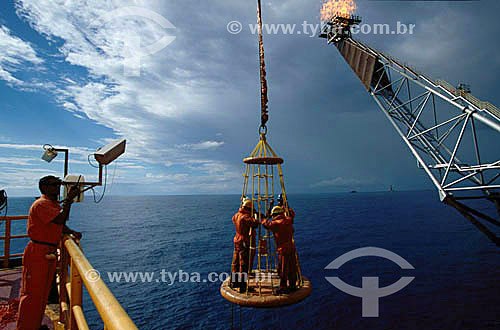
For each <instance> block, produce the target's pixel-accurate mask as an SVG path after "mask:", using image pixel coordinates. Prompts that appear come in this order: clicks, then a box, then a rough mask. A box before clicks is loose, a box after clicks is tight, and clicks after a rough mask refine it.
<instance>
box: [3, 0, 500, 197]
mask: <svg viewBox="0 0 500 330" xmlns="http://www.w3.org/2000/svg"><path fill="white" fill-rule="evenodd" d="M357 4H358V7H359V8H358V14H360V15H361V16H363V18H364V21H365V22H366V23H371V24H373V23H389V24H391V26H395V24H396V22H398V21H400V22H402V23H405V24H415V26H416V27H415V31H414V34H412V35H396V36H394V35H362V36H361V35H360V37H359V39H361V40H363V41H365V42H367V43H368V44H370V45H373V46H375V47H376V48H377V49H380V50H383V51H384V52H386V53H388V54H390V55H392V56H394V57H396V58H400V59H402V60H403V61H405V62H408V63H411V64H412V65H413V66H415V67H417V68H419V69H420V70H421V71H423V72H426V73H427V74H429V75H430V76H431V77H433V78H443V79H446V80H448V81H450V82H452V83H457V82H463V81H465V82H468V83H470V84H471V85H472V90H473V93H474V95H476V96H477V97H479V98H481V99H484V100H488V101H490V102H492V103H493V104H497V105H499V104H500V93H498V89H497V88H496V87H495V86H498V72H499V71H500V60H499V57H498V55H497V54H498V50H499V49H498V48H499V46H498V43H497V42H496V40H497V39H498V36H497V33H498V31H500V23H499V22H498V21H497V19H496V13H498V12H499V10H500V4H499V2H498V1H494V0H489V1H488V0H483V1H478V2H409V1H397V2H395V1H389V2H387V1H361V0H360V1H357ZM320 5H321V1H319V0H318V1H317V0H307V1H306V0H288V1H287V0H283V1H267V0H263V7H264V13H263V18H264V22H265V23H268V24H296V25H301V24H302V23H303V22H304V21H307V22H308V23H310V24H317V23H319V9H320ZM131 6H134V7H139V8H143V9H144V10H146V11H147V12H149V13H151V12H153V13H155V14H158V15H161V17H164V18H165V19H167V20H168V21H169V22H171V23H172V25H173V26H175V28H165V27H164V26H162V25H161V24H160V23H158V22H157V21H154V19H152V18H151V17H150V18H145V17H139V16H137V15H136V16H131V15H128V16H126V17H118V18H111V19H109V17H108V16H109V13H116V12H117V11H116V10H120V9H123V8H126V7H131ZM255 6H256V5H255V3H254V1H234V0H231V1H229V0H226V1H222V0H220V1H191V0H186V1H159V0H158V1H139V0H138V1H103V0H87V1H54V0H16V1H13V0H4V1H2V2H1V3H0V99H1V103H0V109H1V114H2V118H1V120H0V189H6V190H7V193H8V194H9V196H31V195H36V194H37V188H36V187H37V181H38V179H39V178H40V177H41V176H43V175H47V174H54V175H58V176H61V175H62V166H63V163H62V159H63V157H59V158H57V159H56V160H55V161H53V162H52V163H50V164H47V163H45V162H43V161H42V160H41V159H40V156H41V154H42V145H43V144H45V143H49V144H51V145H54V146H59V147H68V148H70V160H71V162H70V172H71V173H78V174H83V175H85V177H86V178H87V179H95V176H96V174H97V173H96V171H95V169H94V168H92V167H90V166H89V165H88V163H87V155H88V154H91V153H93V151H95V150H96V149H97V148H98V147H100V146H102V145H104V144H107V143H108V142H109V141H110V140H113V139H117V138H126V139H127V140H128V145H127V152H126V154H125V155H123V156H122V157H121V158H120V159H119V161H117V162H116V163H113V164H111V165H110V166H109V167H108V182H112V185H111V188H109V187H108V189H110V192H109V190H108V192H109V193H111V194H132V195H133V194H200V193H203V194H210V193H218V194H220V193H238V192H240V190H241V188H240V187H241V184H242V172H243V170H244V167H243V163H242V162H241V159H242V158H244V157H246V156H247V155H248V154H249V153H250V152H251V150H252V149H253V147H254V146H255V144H256V143H257V139H258V135H257V128H258V125H259V81H258V71H257V70H258V62H257V61H258V58H257V37H256V36H255V35H253V34H252V33H251V32H250V28H249V24H253V23H255V21H256V14H255V10H256V9H255ZM107 15H108V16H107ZM235 20H236V21H239V22H241V23H242V25H243V31H242V32H241V33H240V34H237V35H233V34H230V33H229V32H228V31H227V24H228V23H229V22H231V21H235ZM165 36H170V37H172V38H173V37H175V40H173V41H172V42H171V43H170V44H168V45H166V46H165V47H164V48H162V49H160V50H158V51H156V52H155V53H154V54H151V55H144V56H142V57H140V60H139V64H137V62H136V63H135V64H130V63H129V62H126V63H124V57H126V56H124V54H125V53H124V52H125V50H124V49H125V47H126V46H127V45H135V46H137V45H138V44H137V42H138V41H137V40H140V41H139V42H140V48H144V47H147V46H150V45H154V44H155V43H156V42H157V41H158V40H162V38H164V37H165ZM264 42H265V49H266V62H267V68H268V78H269V98H270V103H269V105H270V108H269V109H270V121H269V125H268V126H269V134H268V139H269V142H270V143H271V145H272V146H273V147H274V149H275V150H276V151H277V152H278V154H279V155H280V156H281V157H283V158H284V159H285V165H284V171H285V180H286V184H287V187H288V190H289V192H297V193H298V192H305V193H316V192H335V191H349V190H353V189H356V190H360V191H374V190H386V189H388V187H389V185H394V186H395V187H396V189H400V190H409V189H427V188H432V186H431V185H430V182H429V180H428V179H427V177H426V176H425V175H424V173H422V172H421V171H420V170H419V169H417V168H416V166H415V161H414V160H413V158H412V157H411V156H410V153H409V152H408V151H407V149H406V147H405V146H404V144H403V142H402V141H401V140H400V139H399V137H398V136H397V135H396V133H395V131H394V130H393V129H392V127H391V126H389V123H388V122H387V120H386V118H385V117H384V115H383V114H382V113H381V112H380V110H378V108H377V107H376V105H375V103H373V101H372V100H371V99H370V96H369V95H368V94H367V93H366V92H365V91H364V89H363V87H362V85H361V84H360V83H359V81H358V80H357V78H356V77H355V76H354V74H353V73H352V72H351V70H350V68H349V67H348V66H347V64H346V63H345V62H344V61H343V59H342V58H341V56H340V55H339V54H338V52H337V51H336V49H335V48H334V47H332V46H328V45H327V44H326V42H325V41H324V40H323V39H318V38H316V37H311V36H310V35H304V34H301V35H299V34H293V35H291V34H283V33H278V34H266V35H265V36H264ZM129 65H131V66H132V67H133V68H136V69H137V68H139V69H138V70H139V71H138V74H132V75H131V74H130V72H126V71H125V70H124V68H125V67H129ZM137 65H139V66H137ZM490 144H491V145H497V144H496V143H495V142H494V141H491V142H490Z"/></svg>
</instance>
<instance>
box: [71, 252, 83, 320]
mask: <svg viewBox="0 0 500 330" xmlns="http://www.w3.org/2000/svg"><path fill="white" fill-rule="evenodd" d="M69 294H70V297H71V298H70V308H69V310H70V319H71V322H70V324H71V327H70V329H78V326H77V324H76V319H75V315H74V312H73V307H74V306H80V307H81V306H82V278H81V277H80V274H79V273H78V269H77V268H76V265H75V262H74V259H73V258H71V292H70V293H69Z"/></svg>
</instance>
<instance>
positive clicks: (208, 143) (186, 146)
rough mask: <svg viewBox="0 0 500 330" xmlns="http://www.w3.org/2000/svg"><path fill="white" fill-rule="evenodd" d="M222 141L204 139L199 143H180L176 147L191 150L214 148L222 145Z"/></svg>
mask: <svg viewBox="0 0 500 330" xmlns="http://www.w3.org/2000/svg"><path fill="white" fill-rule="evenodd" d="M223 144H224V142H217V141H204V142H200V143H194V144H181V145H178V146H176V147H177V148H180V149H192V150H207V149H215V148H218V147H220V146H222V145H223Z"/></svg>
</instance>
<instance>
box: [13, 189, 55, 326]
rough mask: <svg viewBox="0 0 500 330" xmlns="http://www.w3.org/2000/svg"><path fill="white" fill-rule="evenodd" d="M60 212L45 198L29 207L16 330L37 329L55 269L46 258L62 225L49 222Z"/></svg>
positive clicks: (51, 261)
mask: <svg viewBox="0 0 500 330" xmlns="http://www.w3.org/2000/svg"><path fill="white" fill-rule="evenodd" d="M60 210H61V206H59V204H57V203H56V202H54V201H52V200H50V199H49V198H47V196H45V195H42V197H40V198H39V199H37V200H36V201H35V202H34V203H33V205H31V208H30V212H29V216H28V236H29V237H30V238H31V239H32V241H30V242H29V243H28V245H27V246H26V249H25V250H24V255H23V274H22V284H21V285H22V286H21V297H20V300H19V319H18V321H17V330H36V329H38V328H39V327H40V326H41V323H42V319H43V315H44V313H45V306H46V305H47V299H48V296H49V292H50V288H51V285H52V280H53V278H54V273H55V270H56V261H55V260H48V259H47V258H46V255H47V254H48V253H55V252H56V245H57V244H58V243H59V240H60V239H61V235H62V230H63V225H57V224H55V223H52V220H53V219H54V218H55V217H56V216H57V215H58V214H59V212H60ZM34 241H38V242H43V243H48V244H52V246H50V245H48V244H41V243H35V242H34Z"/></svg>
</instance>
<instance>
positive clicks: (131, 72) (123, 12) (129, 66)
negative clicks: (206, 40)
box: [90, 7, 176, 77]
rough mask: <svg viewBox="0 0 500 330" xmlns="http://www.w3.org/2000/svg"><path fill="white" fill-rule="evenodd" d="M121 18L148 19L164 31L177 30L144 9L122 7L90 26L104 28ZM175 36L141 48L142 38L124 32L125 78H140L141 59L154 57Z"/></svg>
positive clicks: (102, 16)
mask: <svg viewBox="0 0 500 330" xmlns="http://www.w3.org/2000/svg"><path fill="white" fill-rule="evenodd" d="M121 17H141V18H148V19H150V20H152V21H153V22H155V23H156V24H158V25H159V26H161V27H162V28H163V29H175V26H174V25H173V24H172V23H171V22H170V21H169V20H168V19H166V18H165V17H163V16H162V15H160V14H158V13H156V12H154V11H152V10H149V9H146V8H142V7H122V8H118V9H115V10H113V11H110V12H108V13H106V14H104V15H101V16H100V17H98V18H97V19H96V20H95V21H93V22H92V23H91V24H90V27H91V28H98V27H102V26H103V25H104V24H106V23H107V22H110V21H112V20H114V19H118V18H121ZM175 38H176V37H175V36H170V35H164V36H163V37H162V38H161V39H160V40H158V41H157V42H155V43H154V44H151V45H149V46H145V47H142V48H141V37H140V36H139V35H136V34H133V33H131V32H130V31H123V38H122V39H123V42H124V47H123V49H122V50H121V54H120V55H121V57H122V58H123V73H124V75H125V76H129V77H130V76H131V77H138V76H140V71H141V57H144V56H147V55H152V54H154V53H156V52H159V51H160V50H162V49H163V48H165V47H167V46H168V45H170V44H171V43H172V42H173V41H174V40H175Z"/></svg>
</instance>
